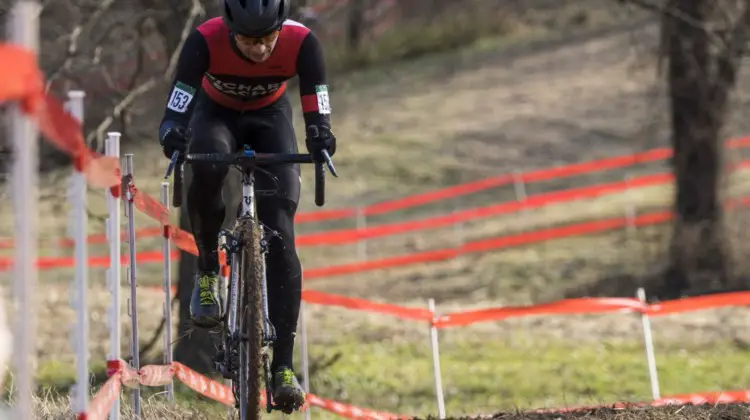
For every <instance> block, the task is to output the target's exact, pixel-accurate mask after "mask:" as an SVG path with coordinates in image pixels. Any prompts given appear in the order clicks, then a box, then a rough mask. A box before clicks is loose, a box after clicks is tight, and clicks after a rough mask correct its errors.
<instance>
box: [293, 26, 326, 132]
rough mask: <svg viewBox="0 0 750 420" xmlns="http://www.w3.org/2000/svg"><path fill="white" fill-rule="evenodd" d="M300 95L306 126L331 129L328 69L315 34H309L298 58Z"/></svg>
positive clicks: (303, 42)
mask: <svg viewBox="0 0 750 420" xmlns="http://www.w3.org/2000/svg"><path fill="white" fill-rule="evenodd" d="M297 74H298V75H299V94H300V99H301V101H302V113H303V116H304V118H305V126H306V127H307V126H310V125H325V126H328V127H330V126H331V122H330V115H331V105H330V102H329V98H328V85H327V84H326V69H325V61H324V59H323V48H322V46H321V44H320V41H319V40H318V38H317V37H316V36H315V34H314V33H312V32H309V33H308V34H307V36H305V39H304V40H303V41H302V45H301V46H300V49H299V55H298V56H297Z"/></svg>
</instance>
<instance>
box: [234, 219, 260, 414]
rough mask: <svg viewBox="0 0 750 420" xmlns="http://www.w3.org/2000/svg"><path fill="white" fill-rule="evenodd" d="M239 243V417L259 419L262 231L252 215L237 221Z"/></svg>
mask: <svg viewBox="0 0 750 420" xmlns="http://www.w3.org/2000/svg"><path fill="white" fill-rule="evenodd" d="M237 232H238V233H239V236H240V240H241V243H242V257H241V258H242V261H241V264H240V270H241V271H240V275H241V279H242V281H241V284H242V288H241V290H240V296H241V297H242V301H241V305H240V308H242V312H243V313H242V317H241V318H240V319H241V324H240V328H239V331H240V333H241V334H242V336H243V337H242V340H241V341H240V354H239V356H240V366H239V368H240V372H239V373H240V375H239V388H240V389H239V395H240V401H239V409H240V420H258V419H260V386H261V383H260V382H261V378H260V369H261V367H262V365H261V363H262V358H261V350H262V338H263V313H262V306H261V304H262V295H261V290H260V288H261V282H262V275H263V272H262V265H261V264H262V255H261V252H260V251H261V250H260V240H261V231H260V226H259V225H258V223H257V222H255V221H254V220H252V219H249V220H244V221H241V222H239V226H238V229H237Z"/></svg>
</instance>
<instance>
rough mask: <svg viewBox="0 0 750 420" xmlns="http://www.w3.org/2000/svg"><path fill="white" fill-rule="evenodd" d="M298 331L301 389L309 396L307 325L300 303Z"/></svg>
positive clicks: (308, 413)
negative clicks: (300, 353) (299, 339)
mask: <svg viewBox="0 0 750 420" xmlns="http://www.w3.org/2000/svg"><path fill="white" fill-rule="evenodd" d="M299 329H300V335H301V337H300V338H301V339H302V345H301V346H300V347H301V349H300V350H301V351H302V357H301V359H302V375H303V376H302V387H303V388H304V389H305V393H307V394H308V395H309V394H310V360H309V355H308V353H307V324H306V323H305V302H301V303H300V308H299ZM305 420H310V407H308V408H307V410H305Z"/></svg>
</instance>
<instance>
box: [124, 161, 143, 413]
mask: <svg viewBox="0 0 750 420" xmlns="http://www.w3.org/2000/svg"><path fill="white" fill-rule="evenodd" d="M122 174H123V176H125V182H123V186H124V187H125V188H126V190H125V197H126V199H127V203H126V204H125V213H126V215H127V218H128V249H129V257H130V267H128V284H129V286H130V299H129V301H130V302H129V303H130V305H129V308H128V310H129V312H130V320H131V323H132V333H131V336H130V337H131V342H130V351H131V354H132V358H133V361H132V363H131V366H132V368H133V369H135V371H138V370H140V368H141V361H140V356H139V355H138V352H139V349H140V346H139V344H138V310H137V306H136V302H137V299H136V287H137V282H136V264H135V203H134V202H133V200H134V199H135V197H134V196H133V191H132V189H131V188H130V186H131V185H132V183H133V154H132V153H127V154H125V164H124V165H123V171H122ZM133 416H134V418H135V419H136V420H140V419H141V389H140V386H138V385H136V386H135V388H134V389H133Z"/></svg>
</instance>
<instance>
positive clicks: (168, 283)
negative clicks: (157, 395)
mask: <svg viewBox="0 0 750 420" xmlns="http://www.w3.org/2000/svg"><path fill="white" fill-rule="evenodd" d="M159 192H160V198H161V204H162V206H164V208H165V209H167V210H169V182H162V183H161V190H160V191H159ZM161 229H162V236H163V239H162V254H163V258H164V331H165V332H164V364H166V365H171V364H172V305H171V303H172V264H171V261H170V254H171V252H172V251H171V247H170V245H169V234H170V231H169V229H170V226H169V225H163V226H162V227H161ZM166 391H167V401H170V402H172V401H174V382H173V381H171V380H170V381H169V383H168V384H167V386H166Z"/></svg>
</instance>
